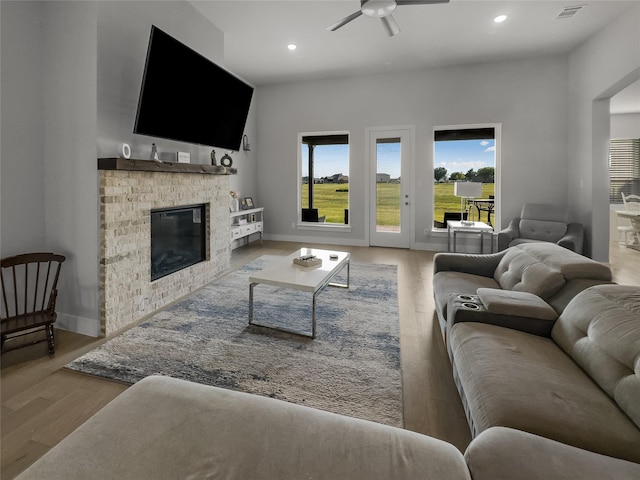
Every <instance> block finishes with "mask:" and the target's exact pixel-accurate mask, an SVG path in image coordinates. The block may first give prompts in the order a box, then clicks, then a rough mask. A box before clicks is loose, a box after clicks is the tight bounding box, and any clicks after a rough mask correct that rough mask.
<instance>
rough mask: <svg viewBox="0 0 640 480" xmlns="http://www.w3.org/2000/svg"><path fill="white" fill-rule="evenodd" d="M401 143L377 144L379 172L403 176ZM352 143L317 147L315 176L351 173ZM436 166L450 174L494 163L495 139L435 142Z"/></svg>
mask: <svg viewBox="0 0 640 480" xmlns="http://www.w3.org/2000/svg"><path fill="white" fill-rule="evenodd" d="M399 155H400V144H399V143H387V144H380V145H378V167H379V168H378V172H379V173H388V174H389V175H390V176H391V178H398V177H400V165H399V162H398V160H397V159H398V157H399ZM348 157H349V147H348V146H347V145H321V146H318V147H316V150H315V158H314V161H315V164H314V166H315V172H314V176H315V177H316V178H321V177H329V176H331V175H334V174H336V173H342V174H343V175H349V161H348ZM302 158H304V159H306V158H307V146H306V145H303V146H302ZM434 165H435V167H436V168H437V167H444V168H446V169H447V174H451V173H453V172H462V173H467V172H468V171H469V170H470V169H474V170H476V171H477V170H478V169H480V168H482V167H494V166H495V140H456V141H447V142H436V144H435V155H434ZM308 175H309V171H308V168H307V164H306V161H305V162H303V165H302V176H303V177H306V176H308Z"/></svg>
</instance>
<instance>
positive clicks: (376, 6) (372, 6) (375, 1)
mask: <svg viewBox="0 0 640 480" xmlns="http://www.w3.org/2000/svg"><path fill="white" fill-rule="evenodd" d="M434 3H449V0H360V10H358V11H357V12H355V13H352V14H351V15H349V16H347V17H344V18H343V19H342V20H340V21H339V22H336V23H334V24H333V25H331V26H329V27H327V30H330V31H332V32H335V31H336V30H338V29H339V28H341V27H344V26H345V25H346V24H347V23H349V22H350V21H351V20H355V19H356V18H358V17H359V16H360V15H362V14H365V15H366V16H367V17H372V18H379V19H380V20H381V21H382V25H384V27H385V30H386V31H387V33H388V34H389V36H390V37H393V36H394V35H397V34H398V33H400V27H399V26H398V24H397V23H396V21H395V20H394V18H393V15H391V14H392V13H393V11H394V10H395V9H396V7H397V6H398V5H428V4H434Z"/></svg>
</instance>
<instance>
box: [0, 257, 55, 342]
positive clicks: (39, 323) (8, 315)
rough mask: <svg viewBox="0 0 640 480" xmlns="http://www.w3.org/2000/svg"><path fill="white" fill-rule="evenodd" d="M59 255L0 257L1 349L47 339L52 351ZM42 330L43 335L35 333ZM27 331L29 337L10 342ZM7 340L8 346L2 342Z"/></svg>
mask: <svg viewBox="0 0 640 480" xmlns="http://www.w3.org/2000/svg"><path fill="white" fill-rule="evenodd" d="M64 261H65V257H64V256H63V255H57V254H54V253H25V254H21V255H15V256H12V257H6V258H3V259H2V260H0V266H1V269H0V286H1V289H2V297H1V298H0V300H1V301H2V306H1V308H0V326H1V334H2V346H1V350H2V353H5V352H8V351H11V350H15V349H17V348H22V347H26V346H29V345H34V344H36V343H40V342H45V341H46V342H47V344H48V347H49V353H50V354H52V353H54V352H55V340H54V333H53V324H54V322H55V321H56V316H57V315H56V311H55V307H56V296H57V294H58V290H57V285H58V277H59V276H60V267H61V265H62V262H64ZM41 331H44V332H45V335H46V338H42V336H41V335H40V336H39V335H38V333H39V332H41ZM25 335H30V336H31V340H30V341H26V342H19V341H18V342H14V339H17V338H19V337H22V336H25ZM7 340H9V341H10V342H9V345H10V346H9V347H8V348H5V342H6V341H7Z"/></svg>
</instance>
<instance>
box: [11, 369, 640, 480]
mask: <svg viewBox="0 0 640 480" xmlns="http://www.w3.org/2000/svg"><path fill="white" fill-rule="evenodd" d="M541 460H542V461H541ZM44 478H46V479H48V480H86V479H88V478H90V479H96V480H101V479H114V480H115V479H118V480H125V479H131V480H141V479H154V480H163V479H167V480H169V479H170V480H176V479H216V480H220V479H224V480H232V479H233V480H245V479H246V480H249V479H251V480H300V479H313V480H341V479H344V480H359V479H362V480H365V479H366V480H375V479H380V480H390V479H393V480H404V479H415V480H418V479H420V480H471V479H472V478H473V480H496V479H510V480H536V479H537V480H542V479H544V480H548V479H554V480H561V479H566V480H569V479H574V478H580V479H581V480H596V479H598V480H633V479H636V480H637V479H638V478H640V465H639V464H636V463H632V462H626V461H622V460H617V459H612V458H610V457H605V456H602V455H597V454H593V453H591V452H586V451H584V450H581V449H578V448H575V447H571V446H568V445H562V444H558V443H557V442H554V441H552V440H548V439H546V438H542V437H539V436H536V435H532V434H529V433H525V432H518V431H516V430H513V429H509V428H490V429H488V430H486V431H485V432H483V433H482V434H481V435H479V436H478V437H477V438H476V439H475V440H474V441H473V442H472V443H471V445H469V448H468V449H467V451H466V453H465V455H463V454H462V453H460V452H459V451H458V450H457V449H456V448H455V447H454V446H452V445H451V444H448V443H446V442H443V441H441V440H437V439H435V438H430V437H427V436H424V435H420V434H417V433H414V432H410V431H408V430H403V429H400V428H394V427H389V426H385V425H380V424H377V423H373V422H368V421H364V420H358V419H355V418H350V417H345V416H341V415H337V414H333V413H328V412H323V411H320V410H316V409H312V408H308V407H304V406H300V405H295V404H291V403H287V402H283V401H280V400H275V399H271V398H266V397H261V396H257V395H250V394H246V393H240V392H234V391H230V390H225V389H220V388H216V387H209V386H205V385H200V384H196V383H191V382H186V381H183V380H177V379H173V378H168V377H160V376H152V377H147V378H145V379H144V380H141V381H140V382H138V383H136V384H135V385H134V386H132V387H131V388H129V389H128V390H126V391H125V392H123V393H122V394H121V395H120V396H119V397H117V398H116V399H115V400H113V401H112V402H111V403H109V404H108V405H107V406H106V407H104V408H103V409H102V410H100V411H99V412H98V413H97V414H96V415H94V416H93V417H92V418H90V419H89V420H88V421H87V422H85V423H84V424H83V425H82V426H80V427H79V428H78V429H77V430H76V431H74V432H73V433H72V434H71V435H69V436H68V437H67V438H65V439H64V440H63V441H62V442H60V443H59V444H58V445H56V446H55V447H53V449H51V450H50V451H49V452H48V453H46V454H45V455H44V456H43V457H42V458H41V459H40V460H38V461H37V462H36V463H34V464H33V465H32V466H31V467H29V468H28V469H27V470H26V471H24V472H23V473H22V474H21V475H19V476H18V480H41V479H44Z"/></svg>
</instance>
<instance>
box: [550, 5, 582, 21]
mask: <svg viewBox="0 0 640 480" xmlns="http://www.w3.org/2000/svg"><path fill="white" fill-rule="evenodd" d="M584 6H585V5H573V6H571V7H564V8H563V9H562V11H561V12H560V13H559V14H558V16H557V17H556V20H565V19H568V18H573V16H574V15H575V14H576V13H578V12H579V11H580V10H582V8H583V7H584Z"/></svg>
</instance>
